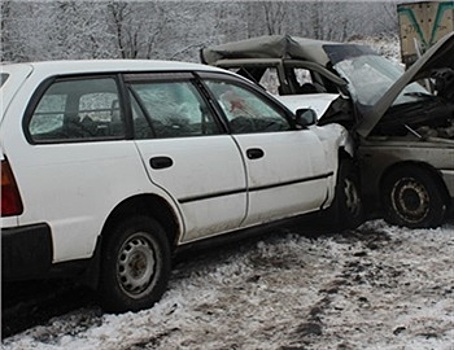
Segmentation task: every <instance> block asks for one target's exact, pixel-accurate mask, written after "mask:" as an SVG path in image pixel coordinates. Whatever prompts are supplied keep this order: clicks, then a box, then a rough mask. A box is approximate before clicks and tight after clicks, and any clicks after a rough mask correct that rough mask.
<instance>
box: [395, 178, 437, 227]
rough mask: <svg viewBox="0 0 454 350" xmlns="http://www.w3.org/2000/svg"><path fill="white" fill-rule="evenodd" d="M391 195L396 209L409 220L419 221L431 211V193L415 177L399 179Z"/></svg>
mask: <svg viewBox="0 0 454 350" xmlns="http://www.w3.org/2000/svg"><path fill="white" fill-rule="evenodd" d="M391 196H392V203H393V207H394V209H395V210H396V212H397V213H398V214H399V215H400V216H401V217H402V218H404V219H405V220H407V221H410V222H419V221H421V220H423V219H424V218H425V217H426V216H427V214H428V212H429V208H430V206H429V204H430V199H429V194H428V193H427V190H426V188H425V187H424V186H423V185H422V184H421V183H419V182H418V181H416V180H415V179H412V178H404V179H401V180H399V181H397V182H396V184H395V185H394V187H393V189H392V193H391Z"/></svg>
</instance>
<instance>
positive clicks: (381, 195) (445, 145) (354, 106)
mask: <svg viewBox="0 0 454 350" xmlns="http://www.w3.org/2000/svg"><path fill="white" fill-rule="evenodd" d="M266 57H268V58H273V59H280V60H281V63H282V66H283V69H281V72H280V75H279V84H280V86H282V88H281V89H280V93H279V94H280V95H281V96H280V98H281V101H282V102H283V103H284V104H287V105H288V107H289V108H291V109H292V110H296V109H298V108H302V107H306V108H307V107H311V105H313V104H314V102H311V101H315V100H320V97H317V94H318V96H321V95H323V96H325V97H324V99H322V100H324V101H328V102H327V104H329V106H327V107H326V108H320V107H319V109H320V110H322V111H323V112H322V114H320V115H319V121H318V124H319V125H326V124H331V123H338V124H341V125H343V126H344V127H346V128H347V129H348V130H349V131H350V133H351V135H352V137H353V139H354V140H355V145H356V159H357V161H358V163H359V169H360V172H361V174H360V177H361V182H362V195H363V197H364V199H365V201H366V202H367V203H370V204H371V206H374V205H375V204H377V203H379V209H381V210H380V211H381V213H382V214H383V216H384V218H385V219H386V220H387V221H388V222H390V223H392V224H397V225H404V226H408V227H414V228H417V227H418V228H426V227H437V226H439V225H440V224H442V223H443V222H444V221H445V220H446V218H447V215H448V214H449V213H450V212H451V211H452V209H453V208H454V205H453V203H454V201H453V199H454V33H451V34H449V35H447V36H445V37H444V38H443V39H442V40H440V41H439V42H438V43H437V44H436V45H434V46H433V47H432V48H430V49H429V50H428V51H427V52H426V53H425V54H424V55H423V56H422V57H421V58H420V59H419V60H418V61H416V62H415V63H414V64H413V65H412V66H411V67H410V68H409V69H408V70H407V71H406V72H404V70H403V68H402V66H400V65H399V64H398V63H396V62H393V61H391V60H388V59H386V58H384V57H382V56H380V55H378V54H377V53H375V52H374V51H373V50H372V49H370V48H369V47H367V46H363V45H356V44H343V43H333V42H325V41H318V40H312V39H305V38H294V37H289V36H271V37H260V38H256V39H249V40H245V41H242V42H239V43H229V44H226V45H220V46H218V47H214V48H209V49H206V50H203V51H202V59H203V61H205V63H208V64H213V65H217V66H220V67H224V68H232V67H233V66H235V65H234V64H233V62H234V60H240V59H247V61H248V62H247V63H248V64H247V65H243V66H241V65H237V66H236V68H237V72H238V73H240V74H242V75H245V76H247V74H244V72H247V71H252V68H254V64H253V61H254V59H257V58H260V59H261V60H263V59H264V58H266ZM296 61H298V62H299V63H298V64H299V65H298V67H307V69H308V71H309V75H310V77H311V78H312V81H311V83H312V85H314V86H315V87H316V90H314V91H311V92H310V94H307V92H303V93H302V92H301V90H299V88H300V87H301V86H298V85H297V84H295V82H296V81H297V79H296V78H295V70H294V69H288V67H290V68H291V67H292V66H291V62H296ZM228 62H230V66H229V64H228ZM311 65H317V66H318V69H316V70H315V69H311ZM293 66H295V64H294V63H293ZM325 71H328V72H329V74H328V73H325ZM333 75H335V76H336V79H334V78H332V76H333ZM253 78H254V79H252V80H255V81H256V82H257V75H256V76H255V77H253ZM338 78H340V79H338ZM327 95H329V96H328V97H327ZM287 96H292V98H290V97H287ZM333 96H335V98H333ZM286 99H287V101H286ZM297 100H299V101H301V103H300V105H298V103H297V102H296V101H297Z"/></svg>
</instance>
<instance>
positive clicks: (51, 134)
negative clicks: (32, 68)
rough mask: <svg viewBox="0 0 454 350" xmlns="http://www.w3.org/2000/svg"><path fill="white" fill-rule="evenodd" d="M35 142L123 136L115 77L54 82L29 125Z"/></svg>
mask: <svg viewBox="0 0 454 350" xmlns="http://www.w3.org/2000/svg"><path fill="white" fill-rule="evenodd" d="M28 133H29V135H30V137H31V139H32V141H34V142H38V143H39V142H66V141H84V140H103V139H112V138H120V137H123V136H124V123H123V118H122V115H121V110H120V104H119V95H118V90H117V84H116V83H115V80H114V79H110V78H104V79H77V80H67V81H58V82H55V83H53V84H52V85H51V86H50V87H49V88H48V89H47V90H46V91H45V93H44V95H43V96H42V97H41V99H40V101H39V102H38V104H37V106H36V108H35V110H34V111H33V114H32V115H31V117H30V121H29V124H28Z"/></svg>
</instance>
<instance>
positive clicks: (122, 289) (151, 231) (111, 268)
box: [98, 216, 171, 312]
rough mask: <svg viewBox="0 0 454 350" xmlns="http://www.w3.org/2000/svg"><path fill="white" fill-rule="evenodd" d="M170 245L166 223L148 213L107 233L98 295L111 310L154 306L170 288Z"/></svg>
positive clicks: (135, 217) (105, 308)
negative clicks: (160, 222)
mask: <svg viewBox="0 0 454 350" xmlns="http://www.w3.org/2000/svg"><path fill="white" fill-rule="evenodd" d="M170 268H171V260H170V248H169V242H168V240H167V237H166V234H165V231H164V229H163V228H162V226H161V225H160V224H159V223H158V222H157V221H155V220H154V219H151V218H149V217H147V216H134V217H131V218H129V219H125V220H123V221H120V222H119V224H117V225H116V227H115V228H114V229H113V231H112V232H109V233H108V236H107V237H105V239H104V241H103V246H102V252H101V270H100V277H99V287H98V295H99V298H100V304H101V306H102V307H103V309H104V310H105V311H107V312H125V311H138V310H141V309H146V308H150V307H151V306H153V304H154V303H155V302H156V301H158V300H159V299H160V298H161V296H162V294H163V293H164V292H165V290H166V288H167V282H168V279H169V275H170Z"/></svg>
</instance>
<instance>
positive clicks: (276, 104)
mask: <svg viewBox="0 0 454 350" xmlns="http://www.w3.org/2000/svg"><path fill="white" fill-rule="evenodd" d="M197 74H198V76H199V78H200V81H201V83H202V84H203V86H204V88H205V89H206V92H207V94H209V98H210V100H212V101H213V104H215V105H216V110H217V112H218V113H219V115H220V118H222V120H223V124H224V125H226V127H227V129H228V133H229V134H231V135H232V134H233V133H232V131H231V129H230V126H229V120H228V117H227V116H226V114H225V112H224V110H223V108H222V106H221V105H220V103H219V102H218V100H217V97H216V96H215V95H214V93H213V92H212V91H211V90H210V88H209V87H208V86H207V84H206V83H205V81H206V80H215V81H220V82H228V83H231V84H233V85H236V86H239V87H240V88H243V89H245V90H247V91H248V92H250V93H251V94H253V95H255V96H257V97H259V98H260V99H261V100H263V101H264V102H265V104H267V105H268V106H269V107H270V108H272V109H273V110H275V111H276V112H278V113H279V114H281V115H282V116H283V117H284V119H286V121H287V122H288V123H289V126H290V128H289V130H288V131H291V130H299V128H298V127H297V125H296V122H295V116H294V114H293V113H292V112H291V111H290V110H289V109H288V108H287V107H286V106H285V105H283V104H282V103H281V102H280V101H278V100H277V99H274V98H273V97H272V96H271V95H270V94H269V93H267V92H266V91H263V90H262V89H261V88H260V87H259V86H257V85H255V84H254V83H253V82H251V81H249V80H247V79H246V78H243V79H241V78H239V77H236V76H235V75H231V74H222V73H213V72H198V73H197ZM276 132H285V131H276ZM262 133H266V132H254V134H262Z"/></svg>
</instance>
